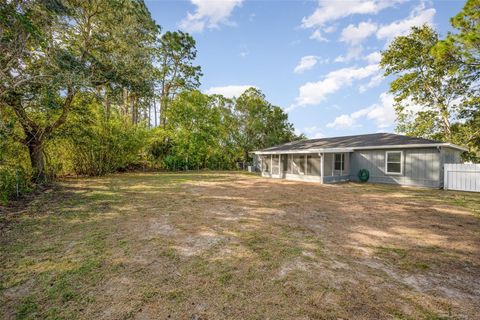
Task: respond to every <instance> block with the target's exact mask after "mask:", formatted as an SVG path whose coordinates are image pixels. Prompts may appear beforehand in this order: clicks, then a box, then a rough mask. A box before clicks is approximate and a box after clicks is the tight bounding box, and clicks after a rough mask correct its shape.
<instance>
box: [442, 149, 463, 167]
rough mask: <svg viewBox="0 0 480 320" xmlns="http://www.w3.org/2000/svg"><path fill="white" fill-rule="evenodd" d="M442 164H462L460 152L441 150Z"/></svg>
mask: <svg viewBox="0 0 480 320" xmlns="http://www.w3.org/2000/svg"><path fill="white" fill-rule="evenodd" d="M440 154H441V155H442V163H443V164H445V163H462V151H460V150H457V149H452V148H441V149H440Z"/></svg>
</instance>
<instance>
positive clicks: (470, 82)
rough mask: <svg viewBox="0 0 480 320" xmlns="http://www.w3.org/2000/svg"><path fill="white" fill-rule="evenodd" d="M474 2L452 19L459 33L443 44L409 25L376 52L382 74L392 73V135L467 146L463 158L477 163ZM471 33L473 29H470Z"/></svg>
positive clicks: (425, 30) (426, 30)
mask: <svg viewBox="0 0 480 320" xmlns="http://www.w3.org/2000/svg"><path fill="white" fill-rule="evenodd" d="M474 8H478V0H477V1H468V2H467V4H466V5H465V8H464V10H463V11H462V12H461V13H460V14H459V15H457V16H456V17H455V18H453V19H452V24H453V26H454V27H455V28H458V29H459V30H460V33H459V34H455V35H454V34H450V35H449V36H448V37H447V38H446V39H445V40H441V39H440V38H439V35H438V34H437V33H436V32H435V31H434V30H433V29H432V28H430V27H428V26H423V27H414V28H412V30H411V33H410V34H408V35H406V36H400V37H397V38H395V39H394V41H392V43H391V44H390V45H389V47H388V49H387V50H386V51H384V52H383V53H382V60H381V65H382V67H383V68H385V75H386V76H389V75H395V76H396V79H394V80H393V81H392V82H391V84H390V92H392V93H394V94H395V105H394V107H395V111H396V114H397V128H396V129H397V131H399V132H402V133H406V134H407V135H412V136H421V137H426V138H432V139H439V140H443V141H448V142H453V143H457V144H459V145H464V146H468V147H469V148H470V152H469V153H468V154H466V155H465V158H467V159H468V160H473V161H478V160H479V154H478V150H479V148H480V147H479V143H478V142H479V140H480V130H479V127H478V112H479V110H480V103H479V102H480V98H479V95H478V93H479V88H478V85H479V82H478V77H477V75H478V67H479V66H480V62H479V54H478V52H479V51H478V43H476V44H475V43H474V42H472V39H474V38H476V37H477V38H478V34H477V35H475V32H476V31H477V32H478V12H477V11H475V10H474ZM475 30H476V31H475Z"/></svg>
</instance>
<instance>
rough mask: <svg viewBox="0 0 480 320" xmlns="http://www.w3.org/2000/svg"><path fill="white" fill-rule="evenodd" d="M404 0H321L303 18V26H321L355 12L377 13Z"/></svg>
mask: <svg viewBox="0 0 480 320" xmlns="http://www.w3.org/2000/svg"><path fill="white" fill-rule="evenodd" d="M402 1H403V0H351V1H342V2H341V3H339V2H338V1H331V0H319V1H318V8H317V9H316V10H315V11H314V12H313V13H312V14H311V15H310V16H308V17H304V18H303V19H302V27H304V28H319V27H324V26H325V25H326V24H327V23H329V22H333V21H336V20H338V19H341V18H345V17H347V16H350V15H354V14H376V13H378V12H380V11H381V10H383V9H386V8H388V7H392V6H394V5H395V4H397V3H398V2H402Z"/></svg>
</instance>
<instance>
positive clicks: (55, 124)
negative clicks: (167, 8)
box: [0, 0, 155, 182]
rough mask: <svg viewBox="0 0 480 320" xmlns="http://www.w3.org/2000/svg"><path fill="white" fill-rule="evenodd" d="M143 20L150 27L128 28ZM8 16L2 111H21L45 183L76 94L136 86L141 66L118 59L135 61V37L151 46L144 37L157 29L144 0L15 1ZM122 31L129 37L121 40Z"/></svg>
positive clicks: (1, 44) (6, 8)
mask: <svg viewBox="0 0 480 320" xmlns="http://www.w3.org/2000/svg"><path fill="white" fill-rule="evenodd" d="M136 15H143V17H142V18H141V19H137V20H135V21H136V22H138V23H137V24H136V26H138V25H142V27H135V26H134V25H130V26H129V25H125V24H122V23H123V22H128V21H130V22H132V21H134V20H129V19H130V18H129V17H131V16H136ZM0 18H1V19H0V28H1V30H2V33H1V34H0V50H1V51H0V53H1V58H0V70H1V71H0V72H1V73H0V80H1V81H0V106H1V108H9V109H11V110H13V112H14V114H15V116H16V120H17V121H18V123H19V125H20V126H21V128H22V131H23V134H22V136H16V137H15V138H16V139H17V140H18V141H20V142H21V143H23V144H24V145H25V146H26V147H27V148H28V150H29V155H30V162H31V166H32V169H33V172H34V176H33V179H34V181H36V182H42V181H45V179H46V178H47V175H46V168H45V157H44V152H45V142H46V141H47V140H48V139H49V138H50V137H51V136H52V134H53V133H54V132H55V131H56V130H57V129H58V128H59V127H60V126H62V125H63V124H64V123H65V121H66V119H67V116H68V114H69V112H70V110H71V108H72V105H73V103H74V99H75V97H76V95H77V94H78V93H79V92H82V91H85V90H98V89H99V87H101V86H105V85H107V84H108V85H109V86H114V85H115V84H122V85H123V86H125V83H129V84H132V83H134V82H133V81H130V80H131V78H129V75H130V73H129V72H131V71H132V70H137V69H138V64H137V63H134V64H133V66H127V67H125V68H121V67H120V68H119V67H118V66H117V62H119V61H123V60H127V61H134V60H135V58H132V59H125V55H124V53H125V52H122V49H124V48H131V47H132V46H131V44H129V42H130V41H132V40H133V41H137V42H136V43H137V45H138V47H142V46H145V43H146V42H148V40H145V39H146V38H145V36H143V34H144V33H145V31H147V30H148V31H149V32H150V31H152V32H153V30H154V27H155V24H154V23H153V20H152V19H151V17H150V16H149V13H148V10H146V8H145V5H144V3H143V1H140V0H130V1H101V0H91V1H81V0H65V1H61V0H49V1H40V0H31V1H9V2H7V3H6V4H4V5H2V8H1V9H0ZM146 22H149V23H146ZM130 27H131V28H130ZM120 28H122V30H123V34H128V36H125V37H121V36H119V35H121V34H122V33H121V32H120V31H119V30H120ZM3 30H5V32H3ZM126 30H128V32H127V31H126ZM113 38H114V40H112V39H113ZM142 41H143V42H142ZM138 52H139V51H137V53H138ZM142 54H143V53H142ZM127 57H128V58H130V57H132V55H127ZM122 59H123V60H122ZM135 61H138V60H135ZM143 61H145V60H143ZM126 70H129V71H126ZM136 79H141V76H139V75H137V76H136ZM139 87H142V86H141V85H139Z"/></svg>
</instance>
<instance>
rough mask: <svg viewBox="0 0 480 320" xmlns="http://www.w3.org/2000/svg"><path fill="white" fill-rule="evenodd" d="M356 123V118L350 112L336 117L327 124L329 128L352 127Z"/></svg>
mask: <svg viewBox="0 0 480 320" xmlns="http://www.w3.org/2000/svg"><path fill="white" fill-rule="evenodd" d="M354 123H355V119H354V118H352V117H351V116H349V115H348V114H342V115H341V116H338V117H336V118H335V120H334V121H333V122H330V123H328V124H327V128H337V129H339V128H350V127H352V126H353V124H354Z"/></svg>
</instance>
